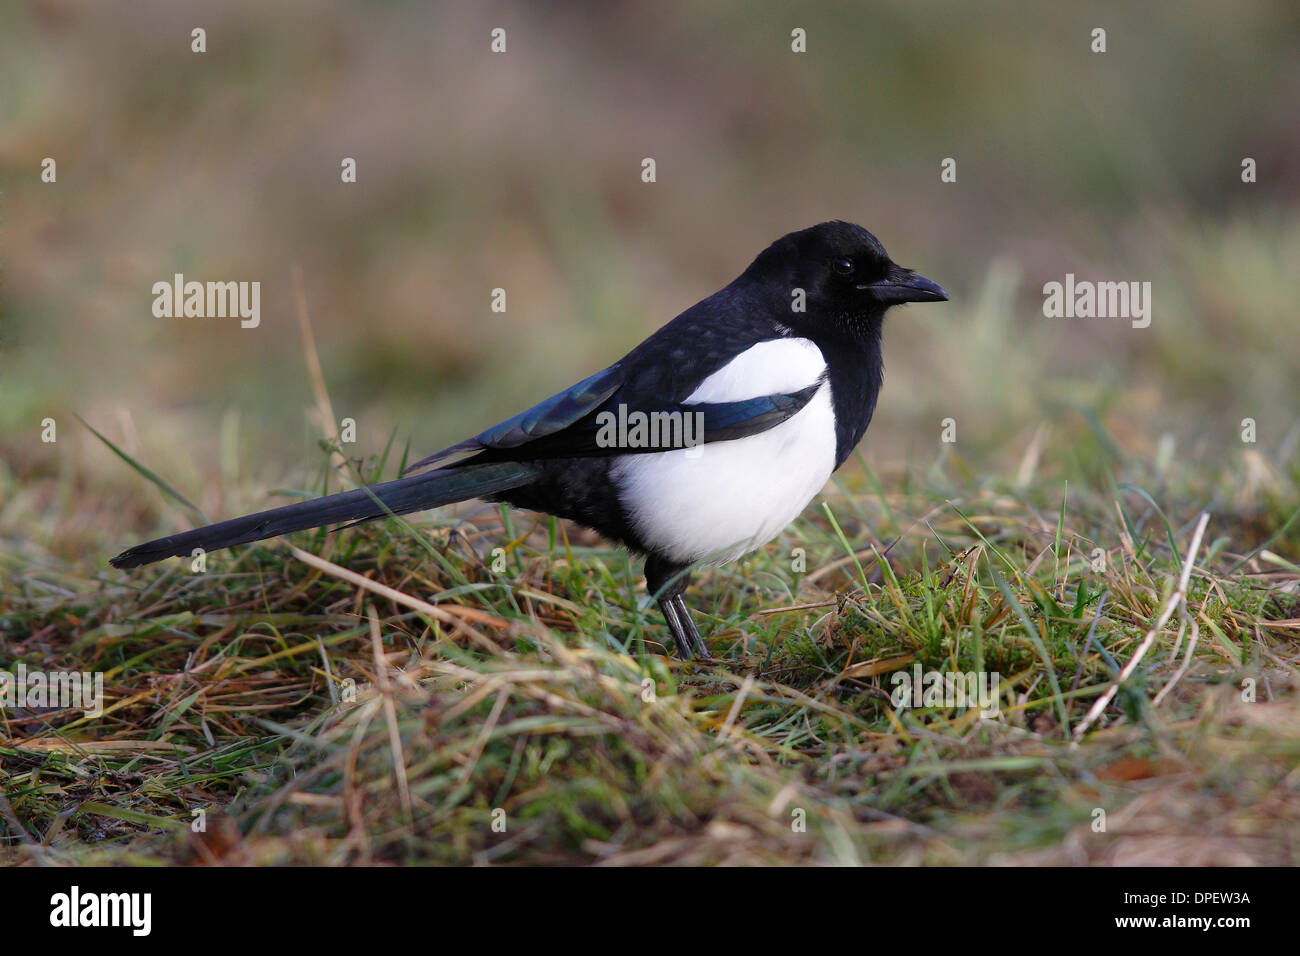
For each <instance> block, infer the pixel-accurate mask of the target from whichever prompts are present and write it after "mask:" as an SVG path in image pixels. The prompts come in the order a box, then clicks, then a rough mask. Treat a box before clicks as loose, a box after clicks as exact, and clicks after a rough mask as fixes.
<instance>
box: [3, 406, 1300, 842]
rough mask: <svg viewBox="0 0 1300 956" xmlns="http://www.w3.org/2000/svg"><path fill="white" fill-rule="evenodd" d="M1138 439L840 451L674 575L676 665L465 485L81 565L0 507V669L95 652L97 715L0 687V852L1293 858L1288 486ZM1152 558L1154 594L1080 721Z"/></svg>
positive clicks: (51, 663) (614, 557)
mask: <svg viewBox="0 0 1300 956" xmlns="http://www.w3.org/2000/svg"><path fill="white" fill-rule="evenodd" d="M1097 427H1100V424H1099V423H1097ZM1057 440H1058V441H1061V442H1062V443H1069V444H1070V446H1071V447H1073V445H1072V443H1073V439H1072V438H1071V436H1069V435H1067V434H1062V435H1061V436H1060V437H1059V438H1058V439H1057ZM1097 447H1098V448H1104V447H1105V443H1098V445H1097ZM1099 454H1104V453H1099ZM327 457H328V456H327V455H325V454H322V460H325V459H326V458H327ZM387 457H388V456H384V457H383V458H381V459H379V460H374V461H370V462H368V463H367V471H366V473H365V474H355V473H354V474H353V475H352V478H353V479H354V480H356V479H363V480H364V479H374V478H377V477H378V476H379V473H380V472H385V471H386V472H391V471H392V470H394V469H395V468H396V467H397V463H396V462H393V463H391V464H390V463H389V462H388V460H387ZM334 460H336V461H337V460H338V459H334ZM1040 460H1042V461H1048V462H1065V461H1069V460H1070V456H1069V454H1068V447H1064V446H1063V447H1059V448H1058V447H1054V446H1053V444H1052V443H1051V441H1049V443H1048V446H1047V447H1046V448H1044V449H1043V451H1042V455H1041V459H1040ZM1158 464H1159V463H1155V462H1143V461H1141V460H1137V459H1135V458H1133V457H1129V458H1127V459H1124V460H1120V459H1116V458H1103V459H1098V460H1095V461H1091V462H1089V463H1088V465H1087V467H1080V468H1076V469H1075V473H1074V475H1073V478H1072V480H1070V481H1069V482H1068V483H1067V482H1066V480H1065V479H1064V477H1063V476H1061V475H1047V474H1044V473H1042V472H1041V470H1040V469H1038V468H1036V467H1035V468H1033V469H1031V470H1030V471H1029V472H1027V473H1026V472H1025V471H1024V469H1021V470H1020V473H1018V474H1017V476H1016V478H1015V480H1010V479H1008V480H1005V481H1002V480H995V479H985V480H984V481H982V482H978V483H977V482H975V481H973V480H971V479H969V478H968V477H965V476H964V469H963V468H962V465H961V462H960V460H959V459H957V458H956V457H955V455H952V454H950V455H949V456H948V457H947V458H946V459H940V460H939V461H937V462H935V463H934V464H933V465H932V466H930V467H928V468H926V469H919V468H911V469H908V470H906V471H905V472H902V473H898V474H889V475H879V476H878V475H876V474H875V472H874V471H873V470H872V469H871V467H870V466H869V464H868V462H867V461H866V460H865V459H861V460H860V461H859V463H858V464H857V465H856V466H854V467H853V468H850V469H846V472H845V474H844V476H843V478H842V479H837V482H836V483H835V484H833V485H832V486H831V487H829V488H828V489H827V492H826V494H825V496H824V497H823V499H821V501H820V503H819V504H818V505H815V506H812V507H810V508H809V509H807V511H806V512H805V514H804V515H803V516H802V518H801V519H800V520H799V521H797V522H796V523H795V524H794V525H793V526H792V527H791V528H790V529H788V530H787V531H786V532H785V533H784V534H783V535H782V537H781V538H780V539H778V541H777V542H775V543H774V544H772V545H770V546H769V547H767V548H765V549H764V550H762V551H761V552H759V553H757V554H756V555H753V556H751V557H750V558H748V559H746V560H744V561H743V562H741V563H739V564H737V565H734V566H731V567H729V568H723V569H719V570H715V571H708V572H705V573H703V574H701V575H700V576H699V578H698V580H697V585H696V587H695V588H694V589H693V591H692V600H693V605H694V607H695V608H696V609H697V614H698V618H699V621H700V624H701V628H702V630H703V631H704V632H705V634H706V639H707V641H708V643H709V646H710V648H711V650H712V652H713V656H714V659H713V660H710V661H704V662H692V663H681V662H676V661H671V660H669V659H667V658H665V657H663V656H662V651H663V647H664V642H665V641H666V640H667V634H666V630H665V628H664V625H663V623H662V621H661V620H660V619H659V617H658V613H657V611H656V610H655V609H654V607H653V604H652V603H650V602H649V601H648V598H647V596H646V594H645V589H644V585H643V583H642V582H641V580H640V576H639V563H638V562H634V561H633V560H631V559H629V558H628V557H627V556H626V555H625V554H623V553H622V552H620V551H617V550H614V549H611V548H609V547H607V546H606V545H604V544H603V543H601V542H600V541H599V540H597V539H594V538H592V537H591V536H589V535H587V534H586V533H585V532H582V531H581V530H579V529H574V528H571V527H568V526H565V525H564V524H562V523H559V522H555V521H553V520H551V519H549V518H539V517H537V516H534V515H530V514H524V513H511V512H509V511H507V510H504V509H499V508H496V507H494V506H487V505H472V504H471V505H467V506H463V507H461V508H460V509H458V510H443V511H439V512H435V513H432V514H428V515H424V516H421V517H420V518H418V519H417V520H415V521H406V520H394V521H389V522H384V523H378V524H374V525H370V526H366V527H362V528H355V529H350V530H348V531H345V532H342V533H338V534H328V535H327V534H324V533H306V534H302V535H298V536H295V538H294V540H295V541H296V542H297V544H298V545H299V546H300V547H301V548H302V549H304V550H303V551H298V550H296V549H290V548H288V547H286V546H285V544H284V543H282V542H265V543H262V544H259V545H255V546H250V547H245V548H241V549H238V550H236V551H234V552H225V553H219V554H213V555H210V556H209V557H208V561H209V563H208V566H207V569H206V571H205V572H204V573H200V574H194V573H191V571H190V566H189V564H188V563H186V562H180V561H177V562H173V563H169V564H167V565H165V566H163V567H161V568H152V569H147V570H144V571H142V572H137V573H132V574H122V573H118V572H113V571H110V570H107V569H106V566H105V565H104V563H103V562H101V561H99V560H98V556H99V555H101V554H108V553H111V552H112V550H113V549H114V546H115V545H120V544H123V543H126V542H125V541H124V540H123V539H122V538H121V535H122V531H121V528H120V527H106V526H104V525H103V524H102V522H101V523H100V524H99V525H97V526H95V527H94V528H93V530H91V531H89V532H87V533H88V534H89V535H90V536H91V537H93V538H96V539H97V540H99V544H100V547H99V549H98V550H94V551H91V552H88V554H87V556H86V557H84V558H81V559H67V558H62V557H58V556H57V555H52V554H50V553H48V552H43V551H41V550H40V549H39V548H38V547H36V546H35V545H33V544H31V543H30V542H27V541H24V540H22V539H21V538H20V537H19V536H18V535H14V534H10V533H8V532H6V535H5V538H4V550H3V557H2V560H3V574H4V581H5V583H4V589H3V595H4V596H3V600H2V601H0V626H2V628H3V631H2V634H3V639H4V640H3V645H2V646H3V649H4V650H3V653H4V660H3V663H4V664H5V665H7V666H10V667H12V666H13V664H14V663H15V662H16V661H17V660H19V659H21V660H23V661H24V662H26V664H27V666H28V667H29V668H41V669H44V670H47V671H49V670H62V669H67V670H82V671H101V672H103V674H104V680H105V691H106V693H105V696H106V701H105V708H106V709H105V713H104V715H103V717H101V718H100V719H98V720H86V719H82V717H81V715H80V712H59V711H45V712H31V711H8V712H5V714H4V724H3V727H2V728H0V732H2V734H3V740H2V741H0V780H2V784H0V790H2V792H3V794H4V796H3V798H0V832H2V833H3V838H4V847H3V849H2V850H0V854H3V858H5V859H6V860H7V861H8V862H11V863H32V862H35V863H90V864H110V863H149V864H154V863H170V864H185V863H196V864H202V863H217V862H221V863H244V864H281V863H311V864H317V863H328V864H342V863H375V862H399V863H417V862H418V863H478V862H492V863H517V864H522V863H532V864H536V863H604V864H631V863H727V864H748V863H794V864H798V863H857V862H876V863H928V864H953V863H1158V864H1180V865H1191V864H1205V863H1219V864H1245V863H1274V864H1295V863H1297V862H1300V827H1298V826H1297V822H1300V821H1298V820H1297V816H1300V813H1298V812H1297V807H1298V806H1300V801H1297V800H1296V790H1297V788H1300V705H1298V704H1297V696H1296V689H1297V687H1298V686H1300V675H1297V670H1296V666H1295V663H1294V661H1295V658H1296V652H1297V648H1296V640H1297V636H1298V635H1300V568H1297V567H1296V565H1295V564H1293V563H1290V562H1289V561H1288V560H1286V559H1285V558H1283V557H1281V555H1293V556H1294V555H1296V554H1297V553H1300V519H1297V517H1296V507H1295V506H1296V499H1295V497H1294V496H1293V495H1291V494H1286V493H1278V494H1276V495H1273V496H1272V497H1270V498H1269V499H1268V500H1267V501H1265V502H1264V503H1263V504H1260V503H1258V501H1257V502H1256V503H1255V504H1253V505H1250V506H1247V505H1245V504H1243V503H1242V500H1241V497H1242V496H1241V488H1242V487H1243V483H1242V480H1241V479H1242V476H1241V475H1240V474H1239V473H1238V472H1239V470H1240V469H1241V468H1245V467H1247V466H1246V465H1243V464H1241V463H1239V462H1230V461H1225V462H1223V463H1222V464H1221V465H1220V467H1219V468H1218V469H1217V473H1216V469H1213V468H1209V467H1196V468H1192V467H1190V466H1180V465H1179V464H1178V463H1177V462H1175V463H1172V464H1170V463H1168V462H1165V463H1163V465H1161V466H1160V467H1157V465H1158ZM140 467H141V468H143V466H140ZM1161 469H1163V470H1161ZM1112 472H1113V473H1112ZM1157 472H1159V476H1157ZM141 473H142V474H144V472H143V471H142V472H141ZM1089 473H1091V474H1094V475H1100V476H1102V479H1101V480H1099V481H1089V480H1088V478H1087V475H1088V474H1089ZM1275 477H1276V479H1277V482H1278V487H1279V488H1282V489H1286V488H1288V487H1293V485H1292V483H1293V482H1294V479H1295V477H1296V476H1295V473H1294V472H1292V473H1291V474H1290V475H1287V474H1285V472H1284V470H1283V471H1279V472H1278V473H1277V474H1276V475H1275ZM159 480H160V481H161V479H159ZM841 480H842V481H843V482H844V483H843V484H841V483H840V481H841ZM148 487H149V486H148V484H146V483H143V482H142V483H141V484H140V485H139V486H138V488H137V491H138V493H139V494H140V495H141V496H142V497H144V496H145V495H146V492H147V489H148ZM322 487H323V485H322ZM1146 487H1150V488H1152V489H1153V490H1152V491H1147V490H1145V488H1146ZM247 497H248V500H249V501H250V502H253V501H255V500H256V497H257V496H256V495H255V494H254V492H253V491H252V489H247ZM36 500H38V499H37V497H35V496H32V497H29V498H28V499H27V501H28V503H29V504H30V506H31V507H32V508H36V505H35V504H32V502H35V501H36ZM49 500H54V501H57V500H58V498H57V495H53V496H52V498H51V499H46V501H47V509H46V511H45V512H44V514H45V516H46V517H47V518H48V510H49V508H51V507H56V506H50V505H48V501H49ZM151 500H158V497H157V495H153V496H152V499H151ZM1207 504H1208V505H1211V506H1212V507H1211V511H1212V513H1211V516H1210V518H1209V524H1208V530H1207V532H1206V534H1205V536H1204V543H1203V544H1202V546H1201V547H1200V548H1199V549H1198V550H1197V553H1195V554H1191V553H1189V552H1190V549H1189V539H1190V538H1191V537H1192V532H1193V526H1194V525H1195V523H1196V519H1197V516H1198V514H1199V513H1200V511H1201V507H1202V506H1203V505H1207ZM68 507H70V508H72V509H73V510H74V511H75V509H76V506H75V505H69V506H68ZM145 510H146V511H149V509H147V508H146V509H145ZM82 517H83V518H84V517H85V516H84V515H83V516H82ZM27 518H28V519H29V523H30V522H35V520H36V516H35V514H32V515H29V516H27ZM6 519H7V521H6V524H7V526H8V527H14V526H17V525H18V524H20V521H19V520H18V518H16V517H15V515H14V513H13V508H10V509H9V511H8V512H7V513H6ZM62 520H63V521H64V522H65V523H66V522H67V521H68V520H69V516H68V515H64V516H63V518H62ZM177 520H180V519H179V518H178V517H177V516H176V515H174V514H171V513H168V514H165V515H157V514H151V516H150V517H149V518H148V519H147V520H146V521H144V522H143V523H142V525H141V527H140V528H139V532H140V533H141V534H149V533H151V530H152V529H156V528H157V527H158V526H160V525H166V526H168V527H170V526H171V524H172V523H174V522H175V521H177ZM86 521H87V522H88V523H89V522H90V519H89V518H87V519H86ZM494 549H500V550H494ZM1098 549H1100V550H1098ZM313 555H319V558H313V557H312V556H313ZM320 559H324V560H320ZM1187 563H1190V565H1191V568H1190V572H1189V575H1190V576H1189V583H1188V591H1187V596H1186V605H1185V613H1183V612H1182V611H1181V610H1180V613H1175V614H1174V615H1173V616H1172V618H1171V620H1170V622H1169V623H1168V624H1167V625H1166V626H1164V627H1163V628H1161V629H1159V630H1158V631H1157V632H1156V633H1155V634H1154V642H1153V644H1152V646H1151V647H1150V649H1149V651H1148V652H1147V653H1146V654H1145V655H1144V656H1143V657H1142V658H1141V660H1140V661H1139V662H1138V663H1137V665H1136V668H1135V669H1134V670H1133V672H1132V676H1131V677H1130V679H1128V680H1127V681H1125V682H1123V684H1122V685H1121V686H1120V687H1119V691H1118V693H1117V695H1116V696H1115V698H1114V700H1113V701H1111V702H1110V703H1109V704H1108V705H1107V706H1106V707H1105V708H1104V710H1103V711H1102V713H1101V715H1100V718H1099V719H1098V721H1097V722H1096V723H1095V725H1092V726H1089V727H1086V728H1085V727H1083V721H1084V719H1085V714H1086V713H1087V712H1088V709H1089V708H1090V707H1091V706H1092V704H1093V703H1094V701H1096V700H1097V699H1098V698H1099V696H1100V695H1102V694H1104V693H1105V692H1106V691H1107V690H1109V689H1110V688H1111V687H1112V686H1113V685H1114V683H1115V676H1116V674H1117V673H1118V672H1119V670H1120V668H1121V667H1123V666H1124V665H1125V664H1126V663H1127V662H1128V661H1129V660H1130V658H1131V657H1132V656H1133V655H1134V653H1135V651H1136V649H1137V648H1138V646H1139V644H1140V643H1141V642H1142V640H1143V637H1144V635H1146V634H1147V632H1148V630H1149V629H1150V628H1151V627H1152V625H1153V624H1154V623H1155V622H1156V620H1157V617H1158V615H1159V613H1160V609H1161V606H1162V604H1164V603H1165V602H1166V601H1167V600H1168V599H1169V598H1170V596H1171V594H1173V592H1174V589H1175V587H1176V585H1177V581H1178V579H1179V577H1180V574H1181V573H1182V571H1183V568H1184V567H1185V565H1186V564H1187ZM344 568H346V569H349V570H350V571H351V572H353V577H351V578H348V577H345V576H344V574H345V572H344V571H343V569H344ZM357 575H359V576H361V580H362V581H363V582H364V583H363V584H361V585H359V584H358V583H357V579H356V576H357ZM430 605H432V607H430ZM917 665H919V666H920V667H921V668H922V669H923V670H924V671H930V670H937V671H956V672H968V671H987V672H996V673H997V674H998V675H999V685H998V688H997V703H998V709H999V713H998V715H997V716H996V717H995V718H994V719H991V720H980V719H979V715H978V713H977V712H976V711H975V710H973V709H968V708H965V707H946V706H942V705H941V704H938V703H937V704H936V705H935V706H923V707H919V708H915V707H908V708H903V709H899V708H896V707H895V706H893V704H892V702H891V700H890V694H891V691H892V688H893V684H892V675H893V674H894V673H896V672H898V671H903V672H910V671H911V670H912V668H914V667H915V666H917ZM1244 686H1248V687H1253V689H1254V699H1253V701H1248V700H1246V699H1244V698H1246V697H1249V696H1250V695H1249V694H1247V693H1245V691H1243V687H1244ZM1076 736H1078V737H1080V739H1079V740H1078V741H1077V742H1076ZM196 821H201V824H199V823H197V822H196ZM1103 824H1104V827H1103Z"/></svg>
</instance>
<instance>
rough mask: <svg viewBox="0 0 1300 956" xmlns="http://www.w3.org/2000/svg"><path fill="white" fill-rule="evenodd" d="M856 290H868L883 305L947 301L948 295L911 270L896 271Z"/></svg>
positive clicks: (934, 283) (938, 286)
mask: <svg viewBox="0 0 1300 956" xmlns="http://www.w3.org/2000/svg"><path fill="white" fill-rule="evenodd" d="M858 288H859V289H865V290H870V292H871V294H872V295H874V296H875V297H876V298H877V299H878V300H879V301H880V302H882V303H884V304H885V305H899V304H901V303H903V302H947V301H948V293H947V292H944V291H943V286H941V285H939V283H937V282H932V281H931V280H929V279H927V278H926V277H925V276H922V275H917V274H916V273H915V272H913V271H912V270H911V269H898V270H896V271H894V272H891V273H890V274H889V275H888V276H886V277H885V278H884V279H882V280H880V281H879V282H872V283H870V284H868V285H860V286H858Z"/></svg>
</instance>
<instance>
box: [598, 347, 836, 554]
mask: <svg viewBox="0 0 1300 956" xmlns="http://www.w3.org/2000/svg"><path fill="white" fill-rule="evenodd" d="M825 368H826V362H825V360H824V359H823V358H822V354H821V350H820V349H818V348H817V346H816V345H814V344H813V343H812V342H809V341H807V340H806V339H780V340H774V341H770V342H760V343H759V344H758V345H755V346H753V347H752V348H750V349H748V350H746V351H745V352H742V353H741V354H740V355H738V356H737V357H736V358H735V359H733V360H732V361H731V362H730V363H729V364H728V365H727V366H726V367H724V368H722V369H720V370H718V371H717V372H715V373H714V374H712V375H710V376H709V377H708V378H707V379H705V380H704V381H703V382H702V383H701V384H700V386H699V388H697V389H696V390H695V391H694V392H693V393H692V394H691V396H690V398H689V399H688V400H687V401H688V402H725V401H743V400H745V399H748V398H758V397H760V396H762V395H772V394H776V393H790V392H796V391H798V390H799V389H801V388H805V387H807V386H809V385H812V384H813V383H815V382H816V381H817V380H818V379H819V378H820V377H821V376H822V373H823V372H824V371H825ZM834 469H835V414H834V411H833V408H832V402H831V390H830V383H829V382H827V381H823V382H822V384H821V386H820V387H819V388H818V389H817V391H816V392H815V393H814V394H813V397H812V398H811V399H810V400H809V402H808V404H807V405H805V406H804V407H803V408H802V409H800V410H799V412H797V413H796V414H795V415H793V416H791V417H790V418H788V419H787V420H785V421H784V422H782V423H781V424H779V425H777V426H775V427H774V428H769V429H768V430H767V431H765V432H760V433H758V434H756V435H749V436H747V437H745V438H738V439H736V440H734V441H725V442H710V443H709V444H706V445H702V446H700V447H697V448H690V449H676V450H673V451H665V452H657V453H649V454H642V455H628V456H626V457H623V458H620V459H618V460H617V461H616V462H615V463H614V467H613V472H612V474H613V478H614V482H615V485H616V487H617V488H618V490H619V496H620V499H621V500H622V502H623V505H624V507H625V508H627V509H628V511H629V513H630V514H631V518H632V523H633V525H634V526H635V528H636V530H637V531H638V533H639V534H640V535H641V537H642V538H643V539H644V540H645V541H646V543H647V544H649V545H650V546H651V547H653V548H654V549H655V550H657V551H659V552H661V553H662V554H664V555H665V556H666V557H669V558H672V559H673V560H675V561H680V562H682V563H684V564H685V563H696V562H706V563H709V564H725V563H726V562H728V561H734V560H735V559H736V558H738V557H740V556H741V555H742V554H745V553H746V552H748V551H752V550H754V549H755V548H758V547H761V546H762V545H764V544H766V543H767V542H768V541H770V540H772V539H773V538H774V537H776V536H777V535H778V534H780V533H781V531H782V529H784V528H785V527H786V525H788V524H789V523H790V522H791V521H793V520H794V519H795V518H796V517H797V516H798V515H799V512H801V511H802V510H803V509H804V507H805V506H806V505H807V504H808V502H809V501H811V500H812V499H813V496H814V495H816V494H817V492H818V491H820V490H821V489H822V486H823V485H825V484H826V479H827V478H829V477H830V475H831V472H832V471H834Z"/></svg>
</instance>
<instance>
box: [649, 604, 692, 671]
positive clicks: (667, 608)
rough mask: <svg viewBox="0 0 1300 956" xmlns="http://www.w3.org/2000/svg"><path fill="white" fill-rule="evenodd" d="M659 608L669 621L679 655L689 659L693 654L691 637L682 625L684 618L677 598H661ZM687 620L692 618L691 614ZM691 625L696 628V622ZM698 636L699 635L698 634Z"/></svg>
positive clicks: (669, 628)
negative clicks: (678, 608)
mask: <svg viewBox="0 0 1300 956" xmlns="http://www.w3.org/2000/svg"><path fill="white" fill-rule="evenodd" d="M659 610H661V611H662V612H663V615H664V620H665V621H667V622H668V630H669V632H670V633H671V634H672V635H673V643H675V644H676V645H677V656H678V657H680V658H681V659H682V660H687V659H689V658H690V657H691V654H692V647H691V639H690V635H689V633H688V632H687V630H686V628H685V627H684V626H683V625H682V619H681V616H680V614H679V613H678V610H677V599H676V598H669V599H668V600H660V601H659ZM686 620H687V621H688V622H689V621H690V620H691V618H690V615H689V614H688V615H687V616H686ZM690 627H691V630H695V625H694V623H691V625H690ZM696 636H697V637H698V634H697V635H696Z"/></svg>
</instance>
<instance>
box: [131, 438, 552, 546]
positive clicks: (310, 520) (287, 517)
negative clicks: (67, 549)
mask: <svg viewBox="0 0 1300 956" xmlns="http://www.w3.org/2000/svg"><path fill="white" fill-rule="evenodd" d="M534 477H536V473H535V471H534V470H533V469H532V468H531V467H530V466H528V465H524V464H519V463H517V462H500V463H496V464H485V465H467V466H465V467H462V468H447V469H442V470H439V471H430V472H426V473H425V474H422V475H413V476H411V477H409V478H398V479H397V480H395V481H385V482H382V483H380V484H378V485H370V486H369V487H366V488H358V489H357V490H355V491H344V492H341V493H339V494H337V495H327V496H326V497H324V498H315V499H313V500H311V501H300V502H298V503H297V504H292V505H286V506H284V507H283V508H272V509H271V510H270V511H260V512H258V513H257V514H252V515H244V517H242V518H232V519H230V520H229V521H221V522H218V523H217V524H210V525H206V526H205V527H202V528H195V529H194V530H193V531H184V532H181V533H180V534H173V535H168V536H167V537H165V538H158V539H157V540H155V541H146V542H145V543H144V544H137V545H136V546H135V547H134V548H127V549H126V550H125V551H123V552H122V553H121V554H119V555H118V556H117V557H115V558H112V559H111V560H110V562H109V563H110V564H112V565H113V567H115V568H138V567H139V566H140V565H142V564H152V563H153V562H155V561H161V560H162V559H163V558H170V557H173V556H176V555H184V556H186V557H188V556H189V555H191V554H193V553H194V549H195V548H202V549H203V550H204V551H217V550H220V549H221V548H233V547H234V546H235V545H237V544H247V543H248V542H250V541H261V540H262V539H263V538H274V537H276V536H277V535H281V534H288V533H289V532H290V531H302V530H304V529H306V528H319V527H322V526H323V525H327V524H338V523H340V522H343V521H353V522H357V521H373V520H374V519H376V518H382V517H384V516H385V515H387V514H389V513H390V512H391V513H392V514H398V515H401V514H409V513H411V512H412V511H424V510H425V509H426V508H437V507H439V506H440V505H449V504H452V503H454V502H457V501H465V500H466V499H468V498H478V497H481V496H483V495H489V494H493V493H495V492H499V491H506V490H508V489H510V488H518V487H519V486H520V485H526V484H528V483H529V482H530V481H532V480H533V478H534Z"/></svg>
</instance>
